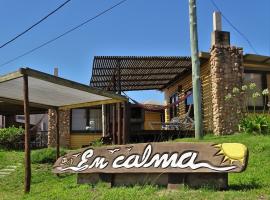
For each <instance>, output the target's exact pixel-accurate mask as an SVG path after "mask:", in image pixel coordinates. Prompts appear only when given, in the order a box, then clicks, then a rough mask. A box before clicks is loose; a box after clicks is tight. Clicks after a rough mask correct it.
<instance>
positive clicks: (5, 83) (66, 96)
mask: <svg viewBox="0 0 270 200" xmlns="http://www.w3.org/2000/svg"><path fill="white" fill-rule="evenodd" d="M0 101H1V102H0V104H1V103H4V106H0V112H3V111H5V112H8V110H5V108H7V109H12V112H13V113H14V112H15V113H16V109H18V110H22V108H23V112H24V117H25V136H24V148H25V150H24V151H25V159H24V160H25V179H24V183H25V184H24V191H25V193H28V192H29V191H30V185H31V156H30V155H31V152H30V149H31V146H30V112H31V109H30V108H31V107H35V108H41V109H49V108H55V110H56V119H57V120H56V158H58V157H59V156H60V133H59V132H60V131H59V109H66V108H75V107H83V106H90V105H98V104H107V103H116V102H124V101H127V99H126V98H125V97H123V96H121V95H117V94H114V93H111V92H107V91H103V90H101V89H96V88H93V87H90V86H87V85H83V84H80V83H76V82H73V81H70V80H67V79H63V78H59V77H56V76H52V75H50V74H46V73H43V72H40V71H36V70H33V69H29V68H21V69H19V70H18V71H16V72H13V73H10V74H7V75H4V76H1V77H0ZM10 104H15V105H16V106H14V107H13V106H10ZM5 105H6V106H5ZM18 105H19V106H18ZM14 109H15V111H14Z"/></svg>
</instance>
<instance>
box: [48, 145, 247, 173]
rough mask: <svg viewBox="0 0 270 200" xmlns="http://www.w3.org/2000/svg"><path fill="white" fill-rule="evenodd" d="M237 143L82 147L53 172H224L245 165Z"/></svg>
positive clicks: (60, 161)
mask: <svg viewBox="0 0 270 200" xmlns="http://www.w3.org/2000/svg"><path fill="white" fill-rule="evenodd" d="M247 160H248V150H247V148H246V147H245V146H244V145H242V144H239V143H222V144H214V143H141V144H129V145H115V146H106V147H99V148H85V149H81V150H78V151H75V152H71V153H69V154H67V155H65V156H63V157H61V158H59V159H58V160H57V161H56V163H55V164H54V167H53V172H54V173H64V172H70V173H228V172H241V171H244V170H245V168H246V166H247Z"/></svg>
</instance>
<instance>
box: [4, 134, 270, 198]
mask: <svg viewBox="0 0 270 200" xmlns="http://www.w3.org/2000/svg"><path fill="white" fill-rule="evenodd" d="M181 141H190V142H191V141H194V139H177V140H176V142H181ZM204 141H212V142H216V143H220V142H241V143H243V144H245V145H246V146H247V147H248V148H249V152H250V154H249V163H248V168H247V170H246V171H245V172H243V173H239V174H237V173H236V174H230V175H229V189H228V190H226V191H215V190H212V189H209V188H202V189H197V190H193V189H188V188H182V189H179V190H174V191H169V190H166V189H165V188H158V187H153V186H143V187H139V186H136V187H118V188H107V187H106V186H105V185H104V184H102V183H100V184H98V185H95V186H92V185H77V184H76V176H75V175H65V176H63V175H61V176H60V177H57V176H55V175H54V174H52V173H51V167H52V166H51V165H48V164H33V165H32V187H31V192H30V194H27V195H24V194H23V180H24V169H23V165H20V163H21V164H22V163H23V152H18V151H4V150H0V169H2V168H4V167H5V166H6V165H16V166H18V167H17V169H16V171H15V172H12V173H11V174H10V175H8V176H5V177H3V178H0V199H16V200H17V199H96V200H98V199H136V200H137V199H151V200H153V199H270V136H251V135H246V134H238V135H233V136H224V137H213V136H206V137H205V139H204Z"/></svg>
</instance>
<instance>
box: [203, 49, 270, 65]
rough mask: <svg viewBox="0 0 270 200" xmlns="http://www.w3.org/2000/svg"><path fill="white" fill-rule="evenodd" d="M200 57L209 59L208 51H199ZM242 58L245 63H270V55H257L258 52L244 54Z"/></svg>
mask: <svg viewBox="0 0 270 200" xmlns="http://www.w3.org/2000/svg"><path fill="white" fill-rule="evenodd" d="M199 56H200V58H205V59H209V58H210V53H209V52H200V55H199ZM243 59H244V62H245V63H256V64H262V65H270V56H265V55H258V54H244V55H243Z"/></svg>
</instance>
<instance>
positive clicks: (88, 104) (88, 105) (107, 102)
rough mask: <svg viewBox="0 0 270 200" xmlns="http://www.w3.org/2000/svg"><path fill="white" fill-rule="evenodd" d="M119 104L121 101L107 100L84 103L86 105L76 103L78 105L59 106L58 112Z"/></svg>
mask: <svg viewBox="0 0 270 200" xmlns="http://www.w3.org/2000/svg"><path fill="white" fill-rule="evenodd" d="M119 102H123V100H117V99H108V100H102V101H92V102H86V103H78V104H72V105H66V106H60V107H59V110H66V109H73V108H82V107H90V106H96V105H102V104H113V103H119Z"/></svg>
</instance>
